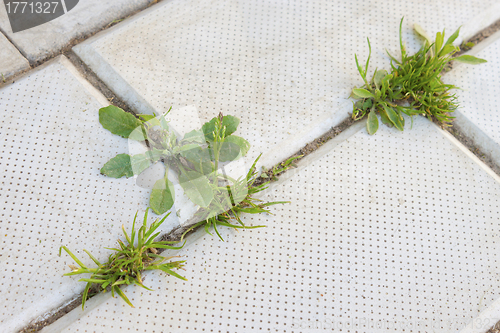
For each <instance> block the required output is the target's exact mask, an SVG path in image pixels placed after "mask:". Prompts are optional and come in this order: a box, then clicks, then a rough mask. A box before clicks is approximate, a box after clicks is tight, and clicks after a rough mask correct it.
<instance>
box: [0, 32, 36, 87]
mask: <svg viewBox="0 0 500 333" xmlns="http://www.w3.org/2000/svg"><path fill="white" fill-rule="evenodd" d="M28 68H30V64H29V62H28V60H26V58H24V57H23V56H22V55H21V53H19V51H18V50H17V49H16V48H15V47H14V45H12V44H11V43H10V42H9V40H8V39H7V38H6V37H5V36H4V35H3V34H1V33H0V83H2V81H3V80H4V79H6V78H8V77H9V76H11V75H13V74H16V73H18V72H20V71H23V70H26V69H28Z"/></svg>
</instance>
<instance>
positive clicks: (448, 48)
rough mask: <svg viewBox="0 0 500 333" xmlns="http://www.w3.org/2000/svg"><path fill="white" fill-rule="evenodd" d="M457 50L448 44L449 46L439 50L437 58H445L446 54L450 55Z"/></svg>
mask: <svg viewBox="0 0 500 333" xmlns="http://www.w3.org/2000/svg"><path fill="white" fill-rule="evenodd" d="M458 50H459V48H458V47H457V46H455V45H453V44H450V45H445V46H444V47H443V49H442V50H441V52H439V55H438V56H439V57H442V56H445V55H447V54H448V53H451V52H453V51H458Z"/></svg>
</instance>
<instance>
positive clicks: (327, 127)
mask: <svg viewBox="0 0 500 333" xmlns="http://www.w3.org/2000/svg"><path fill="white" fill-rule="evenodd" d="M327 128H329V127H327ZM299 137H300V135H299Z"/></svg>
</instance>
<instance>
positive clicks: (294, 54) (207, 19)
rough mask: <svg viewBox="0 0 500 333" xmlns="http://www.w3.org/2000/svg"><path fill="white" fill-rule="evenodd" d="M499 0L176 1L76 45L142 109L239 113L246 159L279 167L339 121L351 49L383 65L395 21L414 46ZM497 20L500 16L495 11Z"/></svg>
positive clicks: (349, 79)
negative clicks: (424, 35)
mask: <svg viewBox="0 0 500 333" xmlns="http://www.w3.org/2000/svg"><path fill="white" fill-rule="evenodd" d="M494 3H495V1H460V2H457V1H430V0H426V1H399V0H391V1H386V0H383V1H382V0H380V1H370V2H366V1H361V0H359V1H352V0H349V1H333V2H332V1H326V0H313V1H311V0H294V1H289V2H280V3H278V2H269V1H224V0H212V1H201V0H187V1H186V0H173V1H170V2H168V3H165V4H161V5H158V6H155V7H154V8H151V9H150V10H147V11H144V12H143V13H141V14H140V15H138V16H137V17H136V18H135V19H133V20H130V21H129V22H128V23H125V24H123V25H121V26H119V27H118V26H117V27H115V28H113V29H110V31H106V32H104V33H101V34H99V35H97V36H95V37H94V38H92V39H90V40H88V41H87V42H85V43H83V44H80V45H78V46H77V47H75V48H74V50H75V52H76V53H77V54H78V55H79V56H80V57H81V58H82V59H83V60H84V61H85V62H86V63H87V64H88V65H89V66H90V67H91V68H92V69H93V70H94V71H95V72H96V73H97V75H99V77H100V78H101V79H102V80H103V81H104V82H106V83H107V85H108V86H109V87H110V88H111V89H113V90H114V91H115V93H117V94H118V95H119V96H120V97H121V98H122V99H124V100H125V101H127V102H128V103H129V104H130V105H132V106H133V107H135V109H137V110H138V111H141V112H144V113H147V112H152V111H153V110H156V111H158V112H164V111H166V110H168V108H170V106H173V107H174V109H175V108H180V107H184V106H187V105H195V106H196V107H198V108H199V109H200V112H201V117H202V119H203V120H208V119H210V118H211V117H213V116H214V115H216V114H217V113H218V112H219V111H222V112H223V113H225V114H233V115H236V116H238V117H240V118H241V120H242V132H241V134H242V136H244V137H248V138H249V139H250V142H251V143H252V145H253V147H254V148H253V149H252V150H251V152H250V154H253V155H252V156H253V157H255V156H256V155H258V154H259V153H260V152H266V151H271V152H272V153H270V154H269V156H263V158H262V161H265V164H267V165H269V164H274V163H277V162H280V161H281V160H283V159H284V158H286V157H288V156H289V155H291V154H293V153H295V152H296V151H297V150H298V149H299V148H301V147H302V146H303V145H304V144H305V143H307V142H310V141H312V140H313V139H314V138H316V137H318V136H319V135H321V134H323V133H324V132H326V131H327V130H329V129H330V128H331V127H333V126H335V125H337V124H339V123H340V122H341V121H343V120H344V119H345V118H346V117H347V116H348V112H349V111H351V109H352V105H351V104H350V102H346V98H347V97H348V96H349V94H350V90H351V89H352V87H353V86H354V85H359V84H360V83H361V78H360V77H359V74H358V73H357V70H356V66H355V62H354V53H357V54H358V56H359V57H360V60H361V61H362V62H364V61H365V59H366V57H367V56H368V47H367V43H366V37H369V38H370V40H371V43H372V50H373V54H372V57H373V61H372V66H371V69H370V71H371V72H372V71H373V70H374V69H375V67H378V68H382V67H389V61H388V59H387V56H386V55H385V49H386V48H387V49H388V50H389V51H390V52H392V53H394V54H399V41H398V28H399V21H400V19H401V17H403V16H405V24H404V29H403V30H404V35H405V40H406V41H407V44H408V47H409V48H410V49H416V48H417V46H418V45H420V42H419V41H417V39H416V37H415V36H414V34H413V32H412V26H413V24H414V23H419V24H420V25H421V26H423V27H424V28H425V29H427V31H428V32H429V33H431V34H432V33H433V34H435V32H436V31H441V30H442V29H443V28H446V30H447V31H448V33H449V34H451V33H452V32H453V31H454V30H455V29H456V28H458V26H460V25H462V24H464V23H465V22H467V21H469V20H471V18H473V17H475V16H476V15H479V14H481V13H484V11H486V10H487V9H488V8H490V6H492V5H493V4H494ZM497 16H500V14H498V15H497Z"/></svg>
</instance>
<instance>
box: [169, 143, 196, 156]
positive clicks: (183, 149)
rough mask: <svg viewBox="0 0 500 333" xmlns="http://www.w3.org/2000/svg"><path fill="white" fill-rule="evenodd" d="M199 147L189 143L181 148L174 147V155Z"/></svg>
mask: <svg viewBox="0 0 500 333" xmlns="http://www.w3.org/2000/svg"><path fill="white" fill-rule="evenodd" d="M199 147H200V146H199V145H198V144H196V143H189V144H186V145H182V146H176V147H175V148H174V153H176V154H179V153H181V152H183V151H188V150H193V149H197V148H199Z"/></svg>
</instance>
